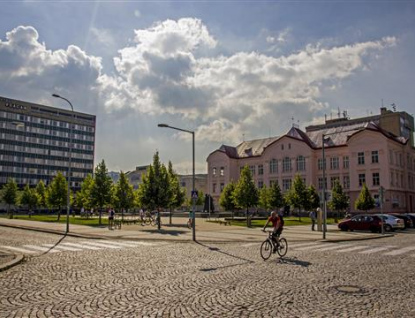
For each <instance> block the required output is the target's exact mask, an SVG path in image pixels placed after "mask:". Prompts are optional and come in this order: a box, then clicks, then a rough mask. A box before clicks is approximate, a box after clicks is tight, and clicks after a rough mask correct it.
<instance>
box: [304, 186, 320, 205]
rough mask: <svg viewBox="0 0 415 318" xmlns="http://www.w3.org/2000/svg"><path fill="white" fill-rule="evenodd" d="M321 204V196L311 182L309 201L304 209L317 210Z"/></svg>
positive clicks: (308, 194)
mask: <svg viewBox="0 0 415 318" xmlns="http://www.w3.org/2000/svg"><path fill="white" fill-rule="evenodd" d="M319 206H320V197H319V195H318V192H317V190H316V188H314V186H313V185H312V184H311V185H310V186H309V187H308V188H307V201H306V205H305V206H304V209H305V210H306V211H311V210H315V209H317V208H318V207H319Z"/></svg>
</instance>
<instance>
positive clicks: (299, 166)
mask: <svg viewBox="0 0 415 318" xmlns="http://www.w3.org/2000/svg"><path fill="white" fill-rule="evenodd" d="M297 171H305V158H304V157H303V156H299V157H297Z"/></svg>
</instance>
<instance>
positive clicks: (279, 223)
mask: <svg viewBox="0 0 415 318" xmlns="http://www.w3.org/2000/svg"><path fill="white" fill-rule="evenodd" d="M270 222H271V223H272V227H273V230H272V239H273V240H274V242H276V244H275V246H274V253H275V252H276V251H277V247H278V245H279V242H278V238H279V236H280V234H281V233H282V230H283V226H284V222H283V220H282V217H281V216H279V215H278V213H277V212H276V211H272V212H271V215H270V217H269V218H268V220H267V223H265V225H264V228H263V229H262V231H263V232H265V228H266V227H267V226H268V224H269V223H270Z"/></svg>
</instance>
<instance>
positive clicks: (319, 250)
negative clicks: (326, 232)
mask: <svg viewBox="0 0 415 318" xmlns="http://www.w3.org/2000/svg"><path fill="white" fill-rule="evenodd" d="M329 244H334V243H329ZM342 246H343V247H347V246H350V245H337V244H334V246H328V247H323V248H317V249H316V251H318V252H323V251H330V250H335V249H340V248H342Z"/></svg>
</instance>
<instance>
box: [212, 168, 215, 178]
mask: <svg viewBox="0 0 415 318" xmlns="http://www.w3.org/2000/svg"><path fill="white" fill-rule="evenodd" d="M212 175H213V176H216V167H213V169H212Z"/></svg>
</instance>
